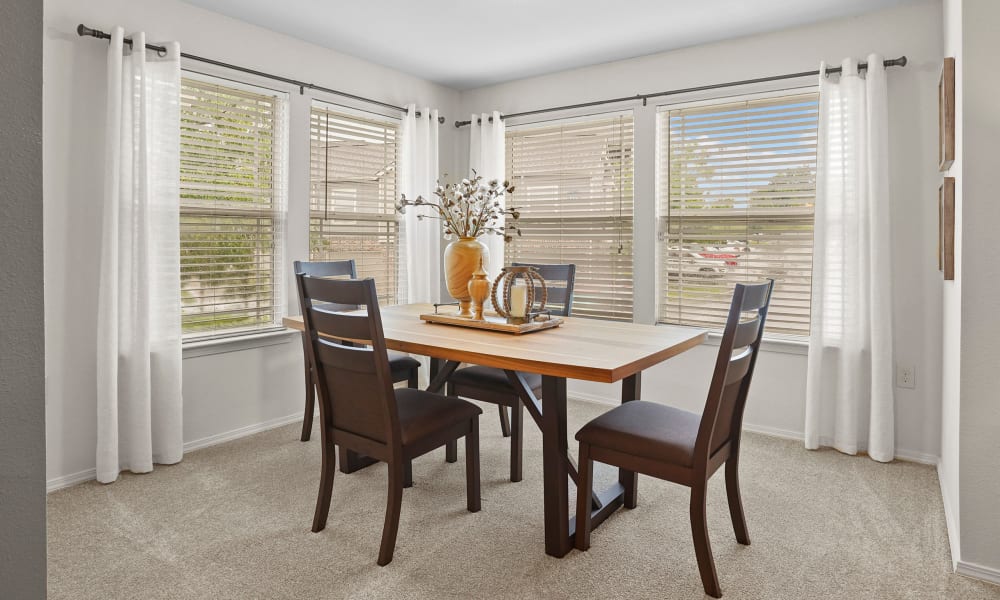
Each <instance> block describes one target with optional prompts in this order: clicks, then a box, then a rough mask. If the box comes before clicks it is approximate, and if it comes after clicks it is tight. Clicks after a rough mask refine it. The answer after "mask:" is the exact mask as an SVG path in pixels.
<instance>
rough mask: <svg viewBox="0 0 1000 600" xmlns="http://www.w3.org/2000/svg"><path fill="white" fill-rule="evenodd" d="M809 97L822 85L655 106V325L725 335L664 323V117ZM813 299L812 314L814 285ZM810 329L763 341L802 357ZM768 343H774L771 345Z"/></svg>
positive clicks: (769, 335) (774, 334)
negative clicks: (662, 170) (791, 97)
mask: <svg viewBox="0 0 1000 600" xmlns="http://www.w3.org/2000/svg"><path fill="white" fill-rule="evenodd" d="M809 94H814V95H815V96H816V97H817V101H818V99H819V85H818V84H808V85H799V86H794V87H780V88H772V89H767V90H762V91H751V92H741V93H736V94H727V95H721V96H710V97H701V98H698V99H695V100H686V101H679V102H663V103H657V104H655V105H653V106H651V108H652V112H653V124H654V125H653V127H654V132H653V138H654V141H653V144H654V146H653V147H654V152H655V155H654V160H653V173H652V177H653V186H654V192H653V207H654V215H655V216H654V218H655V222H656V226H655V228H654V232H655V234H654V235H655V237H654V240H653V253H654V263H655V270H654V272H655V281H654V296H655V297H654V307H653V308H654V324H656V325H666V326H670V327H689V328H695V329H704V330H707V331H708V334H709V339H710V340H711V339H713V338H717V337H718V336H719V335H720V334H721V332H722V326H721V325H720V326H719V327H718V328H710V327H705V326H702V325H697V324H689V323H677V322H668V321H664V320H663V318H664V317H663V315H662V314H661V312H662V309H663V293H664V284H663V279H662V278H663V277H664V273H665V269H666V268H667V267H666V266H665V265H664V264H663V261H662V253H663V249H662V245H663V244H664V243H666V242H665V241H663V240H662V239H661V238H663V236H665V235H668V233H667V231H664V230H661V227H660V222H661V220H662V219H663V218H664V215H663V212H662V211H663V190H662V183H663V177H661V165H663V164H664V157H663V156H662V155H661V153H662V151H663V149H664V147H665V145H664V144H663V143H662V141H661V136H662V130H661V127H660V118H661V114H663V113H669V112H670V111H674V110H685V109H692V108H702V107H709V106H714V105H725V104H732V103H738V102H752V101H757V100H767V99H770V98H780V97H783V96H804V95H809ZM818 126H819V115H818V114H817V128H818ZM818 143H819V140H817V150H818ZM667 164H668V166H669V158H668V159H667ZM668 177H669V175H668ZM815 185H816V183H815V179H814V186H815ZM814 189H815V187H814ZM812 218H813V223H815V201H814V210H813V215H812ZM810 247H811V250H810V257H812V256H813V254H812V253H813V252H814V251H815V237H813V241H812V242H811V244H810ZM809 269H810V279H811V276H812V261H811V260H810V267H809ZM776 284H777V281H776ZM809 296H810V297H809V304H810V311H811V306H812V293H811V286H810V294H809ZM809 329H811V327H809V328H807V330H806V331H805V332H804V333H783V332H774V331H770V330H768V329H767V328H765V331H764V335H763V341H764V342H765V345H769V346H770V347H771V349H774V348H776V347H778V346H781V347H784V346H787V347H788V350H789V351H790V353H792V354H801V353H803V352H804V346H803V345H804V344H805V343H806V342H807V341H808V339H809ZM767 342H770V344H767Z"/></svg>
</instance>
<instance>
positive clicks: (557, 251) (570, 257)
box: [505, 113, 633, 321]
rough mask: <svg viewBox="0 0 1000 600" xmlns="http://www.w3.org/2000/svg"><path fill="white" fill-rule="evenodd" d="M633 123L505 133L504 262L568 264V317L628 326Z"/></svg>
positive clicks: (623, 119)
mask: <svg viewBox="0 0 1000 600" xmlns="http://www.w3.org/2000/svg"><path fill="white" fill-rule="evenodd" d="M632 127H633V125H632V115H631V113H629V114H627V115H618V116H614V117H608V116H601V117H596V118H591V119H586V120H582V121H580V120H573V121H565V122H562V123H557V124H548V125H542V126H524V127H511V128H509V129H508V130H507V178H508V179H509V180H510V182H511V183H512V184H513V185H514V186H515V190H514V194H513V196H512V197H511V198H509V199H508V200H507V205H508V206H516V207H518V208H520V211H521V218H520V228H521V229H522V231H523V236H522V237H517V236H515V238H514V241H513V242H512V243H511V244H510V245H509V246H508V249H507V252H506V253H505V255H506V259H507V261H508V263H510V262H533V263H560V264H561V263H573V264H575V265H576V288H575V293H574V299H573V314H574V315H576V316H585V317H599V318H603V319H613V320H618V321H631V320H632V176H633V167H632V164H633V157H632V149H633V130H632Z"/></svg>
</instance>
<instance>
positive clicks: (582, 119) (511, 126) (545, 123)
mask: <svg viewBox="0 0 1000 600" xmlns="http://www.w3.org/2000/svg"><path fill="white" fill-rule="evenodd" d="M561 114H562V115H565V116H559V115H557V116H548V117H536V118H533V119H525V120H514V121H513V122H511V123H507V127H506V133H505V144H508V143H509V137H510V134H511V132H512V131H513V132H517V131H521V130H526V131H530V130H541V129H545V128H550V127H557V126H563V125H579V124H586V123H590V122H598V121H604V120H610V119H615V118H619V117H628V118H630V119H631V125H630V127H631V144H630V150H631V152H630V155H629V158H628V164H629V168H628V177H627V181H628V184H627V185H626V184H625V183H623V182H624V181H626V178H625V177H623V176H622V175H619V176H620V177H622V179H621V180H620V182H619V187H620V188H622V189H625V188H628V189H629V190H630V193H629V196H630V199H629V202H630V203H631V211H630V212H629V214H628V217H627V221H628V226H627V227H620V228H621V230H622V231H623V232H624V235H625V237H624V238H623V239H622V241H623V242H624V246H625V248H627V250H628V252H627V254H628V256H629V265H630V267H629V269H630V271H631V276H630V278H629V279H630V289H629V292H628V293H629V298H630V300H629V314H628V317H627V318H619V319H614V318H612V319H611V320H615V321H619V322H629V323H631V322H635V318H636V301H637V296H636V286H635V276H636V271H635V252H636V239H635V236H636V208H637V203H636V192H637V190H636V187H637V182H638V178H637V172H636V162H637V161H636V153H637V144H636V130H637V125H638V124H639V123H640V119H639V113H638V110H637V108H635V107H622V108H612V109H596V110H595V109H593V108H590V109H587V110H583V111H580V110H574V111H569V114H566V113H561ZM504 152H505V155H506V157H505V160H506V172H505V174H504V176H505V177H506V178H507V179H509V180H510V183H511V184H513V185H514V186H515V190H514V194H513V195H512V197H511V198H510V199H508V200H507V203H508V205H509V206H516V207H518V208H524V205H523V204H522V203H521V202H520V201H519V193H518V190H519V189H521V187H522V186H521V183H520V182H519V181H518V180H517V179H516V176H515V175H514V173H513V171H512V168H513V167H512V164H511V160H510V158H511V154H510V153H511V150H510V148H509V147H507V148H505V151H504ZM623 164H624V163H623ZM623 172H624V167H623ZM529 212H530V209H528V210H526V211H522V215H521V219H520V223H521V225H522V226H523V227H524V228H525V229H524V230H525V232H530V221H531V217H530V216H526V215H529ZM614 218H617V216H615V217H613V219H614ZM570 219H572V217H570ZM579 219H581V220H585V219H588V218H587V217H579ZM590 220H593V219H592V218H590ZM514 244H517V240H516V239H515V240H514V241H513V242H512V244H511V245H508V248H509V249H508V250H507V251H506V252H505V253H504V259H505V263H506V264H507V265H509V264H511V263H512V262H514V260H515V256H514V254H515V252H512V250H513V248H512V245H514ZM516 260H517V261H518V262H539V259H535V258H532V257H517V258H516ZM585 279H586V271H585V270H582V269H581V265H579V264H577V271H576V282H577V284H578V285H577V289H576V290H575V293H574V296H575V298H576V299H575V300H574V316H575V317H580V318H593V319H600V320H604V319H608V317H607V316H602V315H582V314H577V312H578V311H577V310H576V309H578V308H579V304H578V299H579V297H580V293H579V283H580V282H581V280H585Z"/></svg>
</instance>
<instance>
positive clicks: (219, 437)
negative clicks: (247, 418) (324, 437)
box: [184, 411, 302, 454]
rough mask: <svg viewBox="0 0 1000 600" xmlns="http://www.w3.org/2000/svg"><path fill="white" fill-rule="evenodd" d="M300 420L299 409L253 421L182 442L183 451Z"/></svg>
mask: <svg viewBox="0 0 1000 600" xmlns="http://www.w3.org/2000/svg"><path fill="white" fill-rule="evenodd" d="M301 420H302V412H301V411H299V412H297V413H295V414H292V415H286V416H284V417H278V418H277V419H271V420H269V421H264V422H263V423H255V424H253V425H247V426H246V427H240V428H239V429H233V430H232V431H224V432H222V433H217V434H215V435H210V436H208V437H203V438H201V439H199V440H191V441H190V442H185V443H184V453H185V454H187V453H188V452H193V451H195V450H201V449H202V448H208V447H209V446H215V445H216V444H223V443H225V442H231V441H233V440H238V439H240V438H242V437H246V436H248V435H253V434H255V433H260V432H262V431H267V430H269V429H274V428H276V427H282V426H284V425H289V424H291V423H294V422H296V421H301Z"/></svg>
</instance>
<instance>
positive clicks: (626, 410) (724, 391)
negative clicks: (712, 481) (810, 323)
mask: <svg viewBox="0 0 1000 600" xmlns="http://www.w3.org/2000/svg"><path fill="white" fill-rule="evenodd" d="M773 285H774V281H769V282H768V283H762V284H757V285H742V284H738V285H737V286H736V292H735V293H734V294H733V302H732V305H731V306H730V309H729V318H728V320H727V321H726V328H725V331H724V332H723V334H722V342H721V343H720V344H719V357H718V359H717V360H716V363H715V374H714V375H713V376H712V384H711V387H710V388H709V391H708V400H707V401H706V402H705V409H704V411H703V412H702V414H701V416H700V417H699V416H698V415H697V414H695V413H691V412H688V411H686V410H680V409H677V408H672V407H670V406H666V405H663V404H657V403H655V402H645V401H641V400H636V401H633V402H626V403H625V404H622V405H621V406H618V407H616V408H614V409H612V410H610V411H608V412H607V413H605V414H603V415H601V416H599V417H597V418H596V419H594V420H592V421H591V422H590V423H587V424H586V425H585V426H584V427H583V428H582V429H580V431H579V432H577V434H576V439H577V440H579V441H580V467H579V487H578V493H577V513H576V547H577V548H578V549H580V550H586V549H587V548H589V547H590V529H591V523H590V518H591V487H592V486H593V475H594V461H597V462H602V463H606V464H610V465H615V466H617V467H620V468H621V469H623V470H625V471H626V472H630V473H643V474H646V475H650V476H652V477H659V478H660V479H665V480H667V481H672V482H674V483H679V484H681V485H686V486H688V487H690V488H691V530H692V532H693V534H694V552H695V555H696V556H697V558H698V570H699V571H700V572H701V582H702V585H704V587H705V592H706V593H707V594H708V595H710V596H713V597H715V598H720V597H722V590H721V588H720V587H719V579H718V577H717V576H716V573H715V561H714V560H713V559H712V547H711V545H710V544H709V540H708V524H707V523H706V520H705V499H706V493H707V489H708V480H709V478H710V477H712V474H713V473H715V471H716V470H718V468H719V467H721V466H722V463H726V494H727V496H728V497H729V514H730V515H731V516H732V519H733V529H734V530H735V532H736V541H737V542H739V543H741V544H745V545H749V544H750V536H749V535H748V534H747V526H746V521H745V519H744V517H743V504H742V502H741V500H740V487H739V477H738V469H739V458H740V431H741V429H742V427H743V407H744V406H745V405H746V399H747V391H748V390H749V389H750V379H751V378H752V377H753V369H754V364H755V363H756V362H757V350H758V348H759V347H760V340H761V336H762V335H763V332H764V322H765V320H766V319H767V307H768V304H769V303H770V301H771V288H772V287H773ZM747 312H753V313H754V314H753V316H752V318H749V319H748V320H745V321H744V320H742V316H743V313H747ZM633 476H634V475H633ZM628 493H629V492H628V491H626V494H628ZM635 500H636V499H635V495H634V492H632V493H631V497H626V499H625V504H626V506H629V507H630V508H634V507H635Z"/></svg>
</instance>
